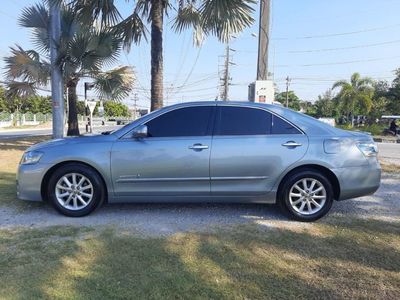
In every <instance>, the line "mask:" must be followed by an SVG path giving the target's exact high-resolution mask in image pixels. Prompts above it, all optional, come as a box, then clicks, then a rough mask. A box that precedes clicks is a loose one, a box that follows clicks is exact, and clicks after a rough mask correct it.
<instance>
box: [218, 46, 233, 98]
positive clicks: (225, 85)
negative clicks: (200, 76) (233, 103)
mask: <svg viewBox="0 0 400 300" xmlns="http://www.w3.org/2000/svg"><path fill="white" fill-rule="evenodd" d="M231 51H236V50H234V49H232V48H230V47H229V44H226V48H225V56H224V57H225V61H224V70H223V73H222V78H221V81H222V82H221V100H223V101H228V100H229V85H230V81H231V79H232V78H231V77H230V72H229V67H230V65H236V64H235V63H233V62H231V60H230V52H231Z"/></svg>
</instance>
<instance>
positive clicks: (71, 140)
mask: <svg viewBox="0 0 400 300" xmlns="http://www.w3.org/2000/svg"><path fill="white" fill-rule="evenodd" d="M114 139H115V137H114V136H112V135H91V136H78V137H67V138H62V139H53V140H49V141H45V142H41V143H38V144H35V145H33V146H31V147H29V148H28V149H27V150H26V151H34V150H43V149H47V148H53V147H57V146H61V145H66V144H81V143H82V144H83V143H92V142H104V141H112V140H114Z"/></svg>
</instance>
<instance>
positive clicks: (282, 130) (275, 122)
mask: <svg viewBox="0 0 400 300" xmlns="http://www.w3.org/2000/svg"><path fill="white" fill-rule="evenodd" d="M299 133H300V131H299V130H298V129H296V128H295V127H293V126H292V125H290V124H289V123H288V122H286V121H284V120H282V119H281V118H279V117H277V116H274V115H272V124H271V134H299Z"/></svg>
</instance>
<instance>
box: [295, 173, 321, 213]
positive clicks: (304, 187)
mask: <svg viewBox="0 0 400 300" xmlns="http://www.w3.org/2000/svg"><path fill="white" fill-rule="evenodd" d="M326 197H327V195H326V189H325V187H324V185H323V184H322V183H321V182H320V181H318V180H316V179H314V178H303V179H301V180H299V181H297V182H296V183H295V184H294V185H293V186H292V187H291V189H290V191H289V203H290V205H291V207H292V208H293V210H295V211H296V212H298V213H300V214H302V215H312V214H315V213H317V212H319V211H320V210H321V209H322V208H323V207H324V204H325V202H326Z"/></svg>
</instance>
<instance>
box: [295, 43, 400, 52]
mask: <svg viewBox="0 0 400 300" xmlns="http://www.w3.org/2000/svg"><path fill="white" fill-rule="evenodd" d="M396 43H400V40H394V41H387V42H382V43H374V44H365V45H358V46H350V47H340V48H325V49H312V50H296V51H288V53H309V52H325V51H337V50H347V49H359V48H369V47H376V46H381V45H389V44H396Z"/></svg>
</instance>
